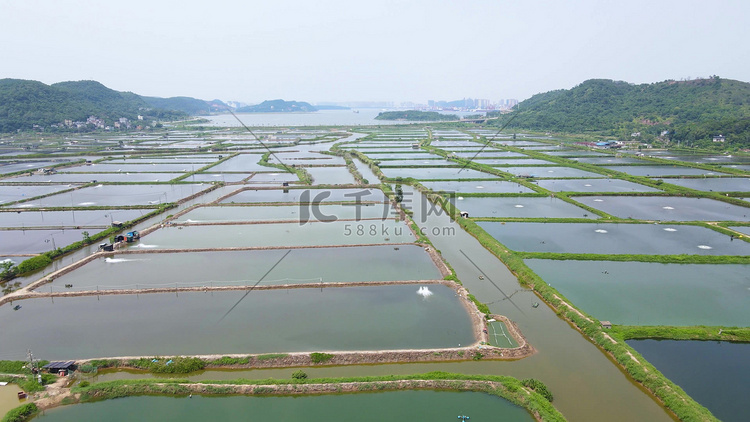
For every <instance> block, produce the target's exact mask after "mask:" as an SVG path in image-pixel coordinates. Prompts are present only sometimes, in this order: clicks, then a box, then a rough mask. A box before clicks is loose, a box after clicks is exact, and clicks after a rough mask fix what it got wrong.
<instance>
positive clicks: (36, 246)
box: [0, 229, 96, 255]
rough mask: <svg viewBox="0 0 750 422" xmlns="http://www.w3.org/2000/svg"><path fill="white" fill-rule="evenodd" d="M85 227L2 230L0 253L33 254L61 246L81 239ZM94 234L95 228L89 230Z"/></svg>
mask: <svg viewBox="0 0 750 422" xmlns="http://www.w3.org/2000/svg"><path fill="white" fill-rule="evenodd" d="M84 231H86V229H82V230H78V229H65V230H21V229H17V230H2V231H0V254H9V255H13V254H34V253H43V252H48V251H51V250H54V249H55V248H62V247H64V246H67V245H69V244H71V243H74V242H78V241H81V240H83V232H84ZM89 232H91V234H94V233H95V232H96V230H89Z"/></svg>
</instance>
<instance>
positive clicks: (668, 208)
mask: <svg viewBox="0 0 750 422" xmlns="http://www.w3.org/2000/svg"><path fill="white" fill-rule="evenodd" d="M662 209H665V210H673V209H674V207H662Z"/></svg>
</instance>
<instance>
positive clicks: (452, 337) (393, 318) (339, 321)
mask: <svg viewBox="0 0 750 422" xmlns="http://www.w3.org/2000/svg"><path fill="white" fill-rule="evenodd" d="M428 288H429V291H430V292H431V293H432V295H430V296H428V297H425V296H423V295H420V294H418V293H417V291H418V290H419V286H415V285H391V286H367V287H332V288H324V289H322V290H321V289H288V290H255V291H251V292H250V294H247V295H246V293H247V291H244V292H243V291H226V292H205V293H204V292H200V293H198V292H191V293H186V292H181V293H179V294H170V293H164V294H159V293H154V294H142V295H137V296H136V295H102V296H98V297H97V296H82V297H68V298H55V299H54V301H52V300H49V299H32V300H25V301H22V302H20V304H21V305H22V306H23V307H22V309H20V310H18V311H14V310H13V309H12V308H11V307H10V306H2V307H0V323H1V324H2V326H3V327H4V328H3V342H2V344H0V355H2V356H7V357H8V359H23V358H24V356H25V355H26V350H27V349H28V348H31V349H32V350H44V351H45V352H44V356H45V358H47V359H50V360H62V359H80V358H94V357H105V356H140V355H147V356H148V355H192V354H215V353H216V354H224V353H249V354H254V353H270V352H295V351H297V352H303V351H304V352H306V351H310V352H313V351H330V350H339V351H341V350H384V349H409V348H415V349H426V348H440V347H455V346H458V344H464V345H468V344H471V343H473V342H474V341H475V340H474V334H473V330H472V323H471V318H470V316H469V314H468V312H467V309H466V308H465V307H464V306H463V304H462V303H461V300H462V299H460V298H459V297H457V296H456V294H455V292H454V290H453V289H451V288H449V287H447V286H443V285H441V284H433V285H429V286H428ZM243 297H244V300H242V301H240V299H242V298H243ZM14 303H18V302H14ZM236 303H239V304H238V305H237V306H236V307H235V308H234V309H233V310H232V311H231V312H229V313H228V314H227V312H228V311H229V310H230V309H231V308H232V307H233V306H234V305H235V304H236ZM224 315H226V317H224V319H222V316H224Z"/></svg>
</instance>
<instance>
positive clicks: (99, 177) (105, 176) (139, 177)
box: [2, 172, 184, 183]
mask: <svg viewBox="0 0 750 422" xmlns="http://www.w3.org/2000/svg"><path fill="white" fill-rule="evenodd" d="M182 175H184V173H128V172H122V173H62V172H60V173H57V174H48V175H45V174H35V175H33V176H18V177H14V178H12V179H4V180H2V182H12V183H21V182H23V183H91V182H92V181H94V180H96V181H97V182H168V181H170V180H173V179H176V178H178V177H180V176H182Z"/></svg>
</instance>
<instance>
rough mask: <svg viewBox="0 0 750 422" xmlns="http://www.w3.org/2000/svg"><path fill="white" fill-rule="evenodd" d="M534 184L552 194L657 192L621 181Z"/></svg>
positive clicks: (540, 182) (598, 180) (557, 180)
mask: <svg viewBox="0 0 750 422" xmlns="http://www.w3.org/2000/svg"><path fill="white" fill-rule="evenodd" d="M536 184H537V185H539V186H541V187H543V188H544V189H547V190H551V191H553V192H659V190H658V189H655V188H652V187H648V186H645V185H641V184H638V183H633V182H628V181H626V180H621V179H583V180H581V179H544V180H539V181H538V182H536Z"/></svg>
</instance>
